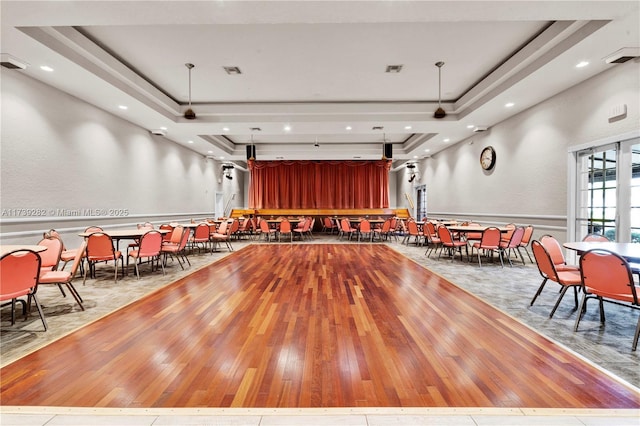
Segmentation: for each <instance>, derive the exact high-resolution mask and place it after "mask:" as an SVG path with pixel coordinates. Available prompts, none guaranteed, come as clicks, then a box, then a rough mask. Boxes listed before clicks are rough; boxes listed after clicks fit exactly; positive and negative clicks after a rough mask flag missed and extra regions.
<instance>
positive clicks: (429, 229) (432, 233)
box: [424, 220, 436, 237]
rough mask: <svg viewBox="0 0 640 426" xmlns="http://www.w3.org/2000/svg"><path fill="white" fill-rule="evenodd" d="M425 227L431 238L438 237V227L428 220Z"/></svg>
mask: <svg viewBox="0 0 640 426" xmlns="http://www.w3.org/2000/svg"><path fill="white" fill-rule="evenodd" d="M424 226H425V227H426V229H427V232H425V234H429V236H432V237H435V236H436V227H435V225H434V224H433V222H430V221H428V220H427V221H425V222H424Z"/></svg>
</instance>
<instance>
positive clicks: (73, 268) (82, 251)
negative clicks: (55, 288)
mask: <svg viewBox="0 0 640 426" xmlns="http://www.w3.org/2000/svg"><path fill="white" fill-rule="evenodd" d="M86 251H87V240H84V241H82V244H80V248H79V249H78V251H77V252H76V256H75V257H74V258H73V264H72V265H71V272H69V280H72V279H73V277H75V276H76V272H78V268H79V267H80V264H81V263H82V261H83V259H84V255H85V252H86Z"/></svg>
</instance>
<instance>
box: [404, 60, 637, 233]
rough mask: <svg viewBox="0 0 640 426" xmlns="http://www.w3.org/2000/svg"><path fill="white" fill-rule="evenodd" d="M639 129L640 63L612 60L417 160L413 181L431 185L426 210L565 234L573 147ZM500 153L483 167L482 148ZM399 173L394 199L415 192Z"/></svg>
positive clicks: (437, 215)
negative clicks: (620, 109)
mask: <svg viewBox="0 0 640 426" xmlns="http://www.w3.org/2000/svg"><path fill="white" fill-rule="evenodd" d="M622 103H624V104H627V108H628V113H627V117H626V118H625V119H622V120H619V121H614V122H609V120H608V112H609V109H610V108H611V107H612V106H614V105H617V104H622ZM638 128H640V64H639V63H638V62H637V61H630V62H627V63H625V64H620V65H613V66H612V67H611V69H610V70H608V71H606V72H604V73H602V74H600V75H597V76H595V77H593V78H591V79H589V80H587V81H585V82H583V83H581V84H579V85H577V86H574V87H572V88H570V89H568V90H567V91H565V92H563V93H560V94H558V95H556V96H554V97H552V98H550V99H548V100H546V101H544V102H542V103H540V104H538V105H536V106H534V107H532V108H530V109H528V110H525V111H523V112H521V113H520V114H518V115H516V116H514V117H512V118H510V119H508V120H505V121H504V122H502V123H499V124H497V125H495V126H493V127H492V128H491V129H490V130H489V131H488V132H486V133H479V134H475V135H474V136H472V137H471V138H469V139H467V140H465V141H462V142H460V143H458V144H456V145H454V146H452V147H450V148H448V149H446V150H445V151H441V152H439V153H437V154H435V155H434V156H433V157H432V158H427V159H424V160H422V161H420V163H419V166H418V167H419V169H420V176H419V179H416V181H414V185H419V184H421V183H424V184H426V186H427V202H428V209H429V211H428V215H429V216H430V217H439V216H442V217H457V218H465V219H473V220H478V221H481V222H484V223H496V224H503V223H509V222H515V223H519V224H528V223H532V224H534V225H536V228H537V234H534V235H539V234H541V233H552V234H554V235H556V236H558V238H561V239H563V238H564V236H565V232H566V215H567V187H568V183H567V182H568V180H567V151H568V148H569V147H570V146H572V145H581V144H585V143H587V142H590V141H595V140H598V139H602V138H605V137H610V136H615V135H621V134H624V133H627V132H630V131H632V130H637V129H638ZM487 145H491V146H493V147H494V148H495V150H496V153H497V161H496V166H495V168H494V170H493V171H491V172H484V171H483V170H482V169H481V168H480V163H479V157H480V151H481V150H482V149H483V148H484V147H486V146H487ZM404 173H405V171H404V170H402V171H399V172H398V175H399V177H398V180H397V182H398V186H397V189H396V191H397V192H396V194H397V197H396V203H397V205H402V200H401V199H400V197H401V196H402V194H404V192H407V191H411V192H410V193H413V192H412V188H411V184H409V183H408V182H407V179H404V177H403V178H400V176H403V174H404Z"/></svg>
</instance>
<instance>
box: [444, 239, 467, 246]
mask: <svg viewBox="0 0 640 426" xmlns="http://www.w3.org/2000/svg"><path fill="white" fill-rule="evenodd" d="M445 245H446V246H451V247H463V246H466V245H467V242H466V241H457V240H453V241H452V242H451V243H447V244H445Z"/></svg>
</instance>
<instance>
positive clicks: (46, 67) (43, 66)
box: [40, 65, 53, 72]
mask: <svg viewBox="0 0 640 426" xmlns="http://www.w3.org/2000/svg"><path fill="white" fill-rule="evenodd" d="M40 69H41V70H42V71H46V72H53V68H51V67H50V66H47V65H42V66H41V67H40Z"/></svg>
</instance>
